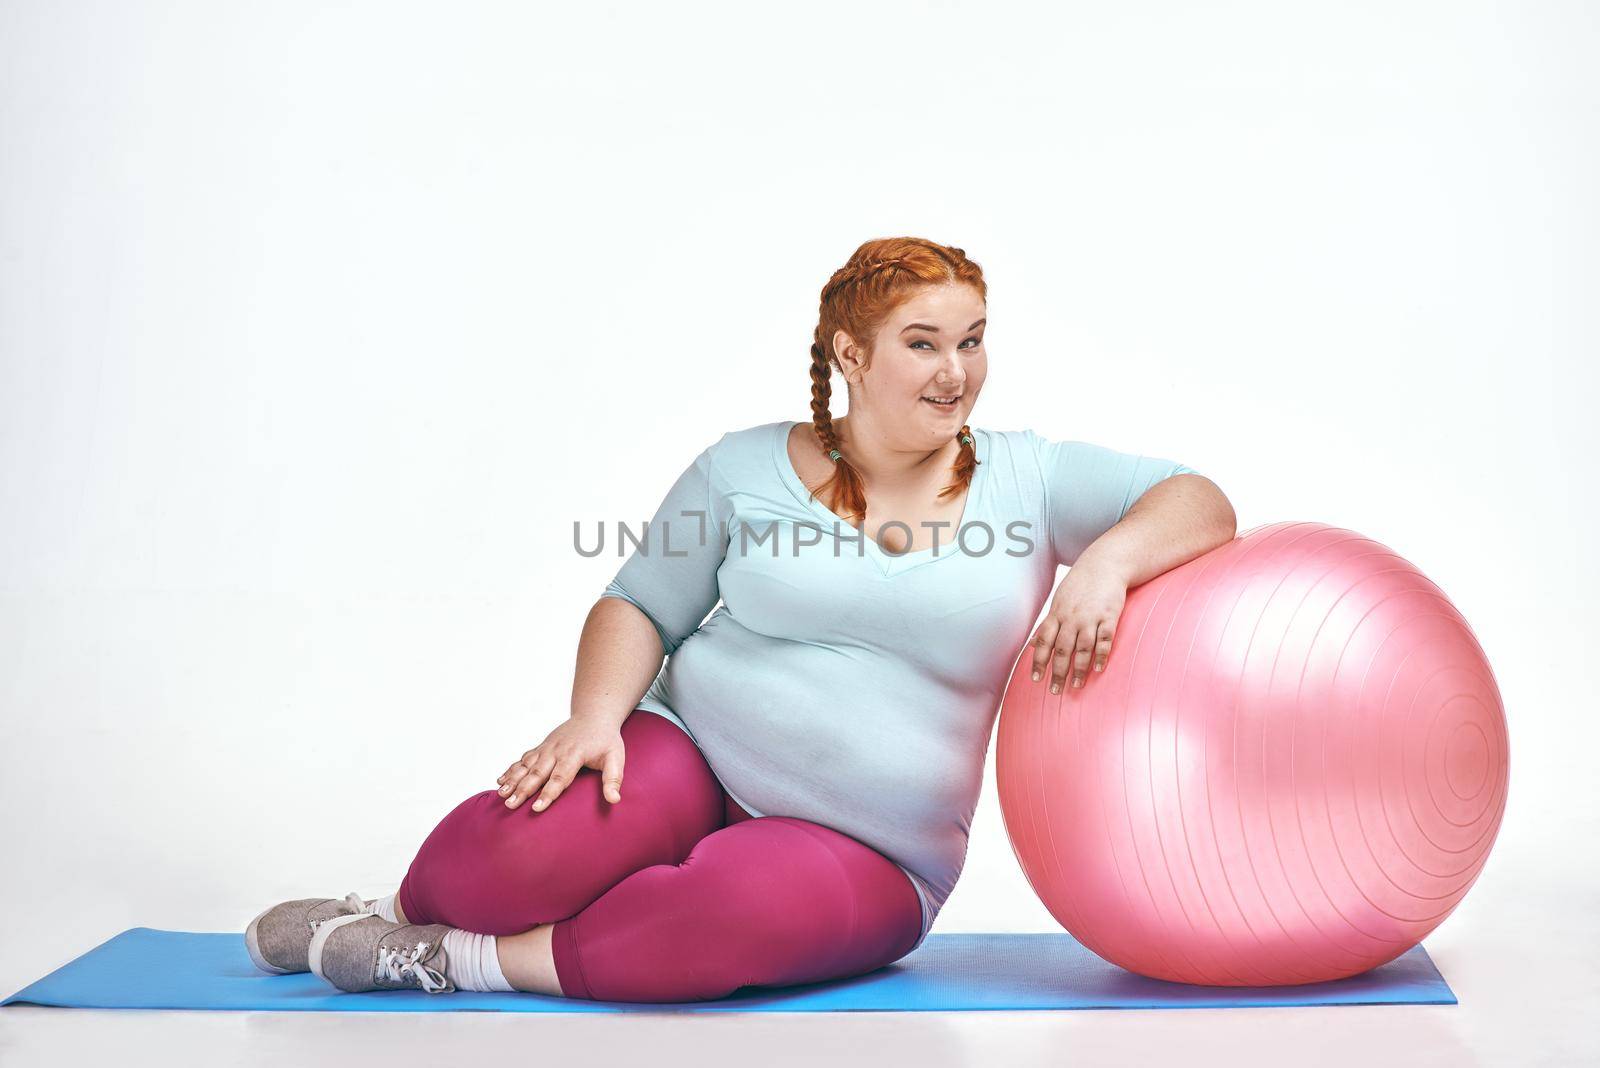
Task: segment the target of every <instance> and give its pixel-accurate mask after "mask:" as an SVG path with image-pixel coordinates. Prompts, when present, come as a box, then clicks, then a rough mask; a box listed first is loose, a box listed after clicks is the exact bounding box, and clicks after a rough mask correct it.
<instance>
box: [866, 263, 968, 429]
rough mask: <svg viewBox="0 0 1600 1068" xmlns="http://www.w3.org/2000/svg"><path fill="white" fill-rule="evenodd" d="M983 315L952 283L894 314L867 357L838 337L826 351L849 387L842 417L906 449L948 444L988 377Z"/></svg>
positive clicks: (926, 290)
mask: <svg viewBox="0 0 1600 1068" xmlns="http://www.w3.org/2000/svg"><path fill="white" fill-rule="evenodd" d="M986 315H987V311H986V310H985V308H984V303H983V299H982V298H981V297H979V296H978V292H977V290H975V289H973V288H972V287H971V286H968V285H963V284H959V283H952V284H948V285H940V286H928V287H926V288H924V289H922V290H921V291H920V292H918V293H917V294H916V295H915V296H913V297H912V298H911V299H909V300H907V301H906V302H905V303H903V304H901V305H900V307H898V308H896V309H895V310H894V312H893V313H891V314H890V316H889V318H888V319H887V321H885V322H884V324H883V326H882V327H880V328H879V330H878V333H877V336H876V337H874V338H873V339H872V349H871V354H870V357H869V356H868V355H867V354H866V353H863V352H862V351H861V350H860V348H859V347H858V346H856V345H854V344H853V343H852V342H851V341H850V336H849V335H848V334H846V333H844V332H843V331H840V332H839V334H838V335H837V337H836V338H835V340H834V351H835V352H837V353H839V355H840V364H841V366H842V367H843V369H844V372H845V378H846V380H847V381H848V382H849V383H850V414H851V415H852V416H853V417H854V416H856V415H857V414H858V413H859V415H860V418H859V419H856V418H852V419H851V422H854V423H858V424H861V423H865V424H870V426H871V427H872V428H873V430H874V431H875V432H876V433H879V434H882V435H883V436H885V437H886V438H888V439H890V440H892V441H895V442H896V443H898V444H901V445H903V446H904V447H906V448H908V449H911V448H927V449H936V448H938V447H939V446H940V445H942V444H944V443H945V442H948V441H950V440H951V439H953V438H954V437H955V435H956V434H957V433H958V432H959V431H960V430H961V427H962V425H963V424H965V423H966V422H967V420H968V416H969V415H971V413H972V407H973V405H974V404H975V403H977V400H978V392H979V390H981V389H982V388H983V380H984V377H985V376H986V375H987V374H988V371H989V357H988V355H987V353H985V352H984V348H983V333H984V329H985V327H984V322H985V316H986ZM930 398H931V399H930ZM952 398H953V402H952V403H945V404H941V403H938V401H941V400H943V401H950V400H952Z"/></svg>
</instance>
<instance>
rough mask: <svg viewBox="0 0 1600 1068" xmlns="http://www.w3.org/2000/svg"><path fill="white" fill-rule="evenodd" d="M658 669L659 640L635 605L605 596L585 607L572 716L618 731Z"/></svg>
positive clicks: (647, 619)
mask: <svg viewBox="0 0 1600 1068" xmlns="http://www.w3.org/2000/svg"><path fill="white" fill-rule="evenodd" d="M660 670H661V638H660V636H659V635H658V634H657V633H656V628H655V624H653V623H652V622H650V617H649V616H647V615H645V614H644V613H643V612H642V611H640V610H639V609H638V608H637V607H635V606H634V605H633V604H631V603H629V602H628V601H625V600H622V599H621V598H618V597H607V596H603V597H601V598H600V599H599V600H598V601H596V602H595V603H594V607H593V608H591V609H589V618H588V619H586V620H584V623H583V635H582V637H580V638H579V639H578V665H577V668H576V670H575V671H574V673H573V679H572V718H573V719H590V720H593V721H595V722H597V723H602V724H604V725H606V726H607V727H610V728H612V729H613V730H620V729H621V727H622V721H623V720H625V719H627V718H628V716H629V714H630V713H632V712H633V710H634V709H635V708H637V707H638V705H639V698H640V697H642V696H644V692H645V691H646V690H647V689H649V688H650V683H651V682H652V681H653V680H654V679H655V677H656V672H658V671H660Z"/></svg>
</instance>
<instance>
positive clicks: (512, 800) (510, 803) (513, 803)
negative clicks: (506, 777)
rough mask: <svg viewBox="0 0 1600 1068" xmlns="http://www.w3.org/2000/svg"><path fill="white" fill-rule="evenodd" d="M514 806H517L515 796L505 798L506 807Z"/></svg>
mask: <svg viewBox="0 0 1600 1068" xmlns="http://www.w3.org/2000/svg"><path fill="white" fill-rule="evenodd" d="M516 807H517V799H516V798H514V797H508V798H506V808H516Z"/></svg>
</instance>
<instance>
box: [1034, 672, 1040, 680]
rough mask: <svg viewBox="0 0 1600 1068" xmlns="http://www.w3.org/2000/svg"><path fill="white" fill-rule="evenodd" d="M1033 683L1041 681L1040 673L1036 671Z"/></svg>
mask: <svg viewBox="0 0 1600 1068" xmlns="http://www.w3.org/2000/svg"><path fill="white" fill-rule="evenodd" d="M1033 681H1034V682H1038V681H1039V673H1038V672H1037V671H1035V672H1034V673H1033Z"/></svg>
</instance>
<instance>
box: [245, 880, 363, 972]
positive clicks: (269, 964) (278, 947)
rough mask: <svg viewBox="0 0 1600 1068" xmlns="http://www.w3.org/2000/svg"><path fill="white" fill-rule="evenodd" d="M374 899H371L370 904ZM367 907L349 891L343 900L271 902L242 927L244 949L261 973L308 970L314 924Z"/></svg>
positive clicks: (355, 912) (351, 913)
mask: <svg viewBox="0 0 1600 1068" xmlns="http://www.w3.org/2000/svg"><path fill="white" fill-rule="evenodd" d="M376 903H377V902H376V901H374V902H373V904H376ZM371 911H372V909H371V907H370V906H369V905H368V904H367V903H366V902H364V901H362V900H361V895H360V894H356V893H349V894H346V895H345V896H344V898H343V899H340V898H334V897H307V898H301V899H300V900H298V901H285V902H283V903H282V904H279V905H274V906H272V907H271V908H270V909H267V911H265V912H263V913H262V914H261V915H259V916H257V917H256V918H255V919H253V920H251V921H250V926H249V927H246V928H245V929H244V948H245V949H247V950H249V951H250V959H251V960H252V961H254V962H255V966H256V967H257V968H260V969H261V970H262V971H264V972H272V973H273V974H274V975H288V974H289V973H290V972H308V971H310V970H311V963H310V957H309V953H310V949H311V932H312V930H313V929H315V927H316V926H317V924H319V923H322V922H323V921H324V920H331V919H333V918H334V917H335V916H349V915H366V914H367V913H369V912H371Z"/></svg>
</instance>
